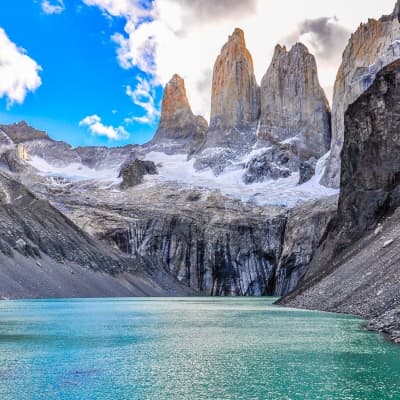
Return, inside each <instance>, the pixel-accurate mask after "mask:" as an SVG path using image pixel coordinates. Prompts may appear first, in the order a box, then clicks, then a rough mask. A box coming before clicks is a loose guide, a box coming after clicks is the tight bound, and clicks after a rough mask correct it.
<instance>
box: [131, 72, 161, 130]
mask: <svg viewBox="0 0 400 400" xmlns="http://www.w3.org/2000/svg"><path fill="white" fill-rule="evenodd" d="M125 93H126V94H127V96H129V97H130V98H131V99H132V101H133V103H134V104H136V105H137V106H139V107H141V108H142V109H143V111H144V115H142V116H140V117H137V116H135V117H131V118H126V119H125V122H126V123H130V122H134V121H135V122H139V123H141V124H153V123H154V122H155V120H156V119H157V117H158V116H159V111H158V109H157V108H156V106H155V91H154V89H153V88H152V86H151V84H150V82H149V81H148V80H147V79H145V78H143V77H138V84H137V85H136V87H135V89H132V87H131V86H130V85H128V86H127V87H126V90H125Z"/></svg>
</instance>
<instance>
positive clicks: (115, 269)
mask: <svg viewBox="0 0 400 400" xmlns="http://www.w3.org/2000/svg"><path fill="white" fill-rule="evenodd" d="M153 272H154V270H152V267H151V264H150V263H149V262H147V261H146V260H143V259H139V258H136V260H132V259H129V258H128V257H126V256H124V255H123V254H122V253H119V252H117V251H115V250H112V249H110V248H108V247H107V246H106V245H105V244H104V243H100V242H99V241H98V240H96V239H95V238H93V237H92V236H90V235H88V234H87V233H85V232H84V231H83V230H82V229H80V228H79V227H78V226H77V225H75V224H74V223H73V222H72V221H71V220H69V219H68V218H67V217H66V216H65V215H63V214H61V212H60V211H58V210H57V209H56V208H54V207H53V206H51V205H50V203H49V202H48V201H46V200H43V199H40V198H39V197H37V196H36V195H34V194H33V193H32V192H30V191H29V190H28V189H27V188H26V187H25V186H24V185H22V184H21V183H20V182H18V181H17V180H15V179H14V178H13V177H11V176H9V175H8V174H6V173H4V172H2V171H0V274H1V280H0V296H2V297H6V298H21V297H22V298H31V297H34V298H37V297H76V296H77V297H79V296H81V297H82V296H86V297H93V296H107V295H108V296H142V295H168V294H175V295H176V294H186V293H189V292H190V291H189V292H188V289H187V288H185V287H183V286H182V285H180V284H179V283H178V282H177V281H176V280H175V279H173V278H172V277H171V276H169V275H167V274H166V273H164V274H163V273H162V271H159V270H157V273H156V274H153Z"/></svg>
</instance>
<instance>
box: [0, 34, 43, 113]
mask: <svg viewBox="0 0 400 400" xmlns="http://www.w3.org/2000/svg"><path fill="white" fill-rule="evenodd" d="M41 70H42V68H41V67H40V65H39V64H38V63H37V62H36V61H35V60H33V59H32V58H30V57H29V56H28V55H27V54H26V51H25V50H24V49H22V48H20V47H18V46H17V45H16V44H15V43H13V42H12V41H11V40H10V39H9V37H8V36H7V34H6V32H5V31H4V29H2V28H0V98H3V97H6V98H7V106H8V107H11V106H12V105H13V104H14V103H19V104H22V103H23V102H24V100H25V97H26V95H27V93H28V92H33V91H35V90H36V89H37V88H38V87H39V86H40V85H41V84H42V80H41V79H40V76H39V72H40V71H41Z"/></svg>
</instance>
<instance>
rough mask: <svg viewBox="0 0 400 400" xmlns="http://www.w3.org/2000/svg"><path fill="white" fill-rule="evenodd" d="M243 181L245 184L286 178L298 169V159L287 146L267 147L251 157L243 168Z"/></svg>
mask: <svg viewBox="0 0 400 400" xmlns="http://www.w3.org/2000/svg"><path fill="white" fill-rule="evenodd" d="M245 168H246V172H245V173H244V175H243V180H244V182H245V183H247V184H251V183H254V182H263V181H265V180H270V179H274V180H276V179H279V178H288V177H289V176H290V175H291V174H292V173H293V172H294V171H298V169H299V159H298V157H297V156H296V155H294V154H293V152H291V151H290V148H288V147H287V146H284V145H281V146H274V147H269V148H268V149H266V150H265V152H263V153H262V154H260V155H257V156H255V157H253V158H252V159H251V160H250V161H249V162H248V163H247V165H246V166H245Z"/></svg>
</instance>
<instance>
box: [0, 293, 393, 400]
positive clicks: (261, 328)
mask: <svg viewBox="0 0 400 400" xmlns="http://www.w3.org/2000/svg"><path fill="white" fill-rule="evenodd" d="M273 301H274V299H270V298H175V299H162V298H159V299H94V300H88V299H82V300H80V299H78V300H32V301H2V302H0V399H1V400H39V399H40V400H44V399H45V400H53V399H54V400H93V399H99V400H100V399H101V400H164V399H165V400H176V399H179V400H181V399H182V400H200V399H207V400H208V399H213V400H218V399H221V400H236V399H245V400H252V399H254V400H256V399H263V400H264V399H274V400H275V399H276V400H286V399H287V400H289V399H293V400H297V399H310V400H318V399H321V400H329V399H334V400H340V399H346V400H352V399H360V400H369V399H376V400H384V399H396V400H397V399H400V346H395V345H392V344H390V343H388V342H386V341H385V340H384V339H383V338H382V337H380V336H379V335H376V334H374V333H370V332H367V331H366V330H364V328H363V324H364V321H362V320H360V319H357V318H354V317H349V316H343V315H334V314H327V313H319V312H310V311H299V310H293V309H285V308H280V307H277V306H274V305H273V304H272V303H273Z"/></svg>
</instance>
